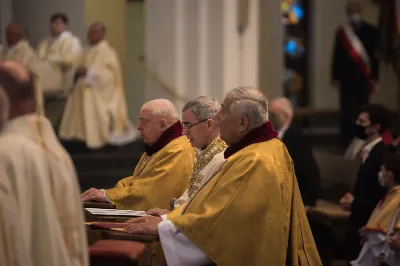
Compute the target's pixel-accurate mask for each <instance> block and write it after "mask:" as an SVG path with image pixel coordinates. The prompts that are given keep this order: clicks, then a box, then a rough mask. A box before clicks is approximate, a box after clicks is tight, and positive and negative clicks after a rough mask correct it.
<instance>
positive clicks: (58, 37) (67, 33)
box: [52, 30, 72, 41]
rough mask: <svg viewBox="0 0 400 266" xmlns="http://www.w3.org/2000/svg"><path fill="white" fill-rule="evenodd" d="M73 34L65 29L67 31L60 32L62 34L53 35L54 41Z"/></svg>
mask: <svg viewBox="0 0 400 266" xmlns="http://www.w3.org/2000/svg"><path fill="white" fill-rule="evenodd" d="M71 35H72V34H71V32H69V31H67V30H65V31H63V32H62V33H60V35H58V36H56V37H53V38H52V39H53V40H54V41H58V40H62V39H64V38H66V37H69V36H71Z"/></svg>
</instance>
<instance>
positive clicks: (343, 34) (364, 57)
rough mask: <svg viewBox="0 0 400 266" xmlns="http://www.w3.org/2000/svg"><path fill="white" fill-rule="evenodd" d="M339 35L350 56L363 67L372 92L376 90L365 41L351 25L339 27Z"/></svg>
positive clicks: (362, 69)
mask: <svg viewBox="0 0 400 266" xmlns="http://www.w3.org/2000/svg"><path fill="white" fill-rule="evenodd" d="M338 36H339V39H340V41H341V43H342V44H343V47H344V48H345V49H346V50H347V52H348V53H349V55H350V57H351V58H352V59H353V61H354V62H355V63H356V65H357V66H358V67H359V68H360V69H361V71H362V73H363V74H364V76H365V78H367V79H368V80H369V81H370V82H369V83H370V84H369V85H370V90H371V92H373V91H375V87H374V83H373V82H372V76H371V74H372V69H371V60H370V58H369V56H368V53H367V51H366V50H365V47H364V45H363V43H362V42H361V41H360V39H359V38H358V36H357V35H356V33H355V32H354V30H353V28H352V27H351V26H350V25H345V26H342V27H340V28H339V30H338Z"/></svg>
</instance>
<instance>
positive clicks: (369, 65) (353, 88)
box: [331, 0, 379, 147]
mask: <svg viewBox="0 0 400 266" xmlns="http://www.w3.org/2000/svg"><path fill="white" fill-rule="evenodd" d="M346 12H347V16H348V24H346V25H343V26H340V27H339V28H338V29H337V31H336V36H335V45H334V51H333V57H332V68H331V71H332V73H331V79H332V84H333V85H334V86H335V87H338V88H339V94H340V107H341V114H340V117H341V125H340V129H341V135H342V140H343V145H344V146H345V147H347V146H348V145H349V144H350V142H351V140H352V138H353V136H354V127H353V123H354V120H355V119H356V118H357V114H358V110H359V109H360V108H361V106H363V105H365V104H367V103H369V101H370V95H371V93H372V92H373V91H374V90H376V89H377V81H378V79H379V61H378V59H377V58H376V56H375V55H374V53H375V49H376V40H377V37H378V35H377V34H378V33H377V29H376V28H375V27H374V26H372V25H371V24H369V23H367V22H365V21H364V20H363V19H362V16H361V13H362V10H361V5H360V3H359V2H358V1H354V0H353V1H349V2H348V3H347V5H346Z"/></svg>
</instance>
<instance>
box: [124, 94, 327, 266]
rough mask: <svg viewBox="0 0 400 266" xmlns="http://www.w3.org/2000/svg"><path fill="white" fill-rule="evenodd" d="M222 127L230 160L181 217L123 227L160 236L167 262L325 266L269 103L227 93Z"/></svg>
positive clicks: (260, 98)
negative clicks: (271, 116) (270, 118)
mask: <svg viewBox="0 0 400 266" xmlns="http://www.w3.org/2000/svg"><path fill="white" fill-rule="evenodd" d="M220 126H221V128H220V131H221V139H223V140H225V142H226V143H227V144H228V145H229V147H228V148H227V149H226V151H225V153H224V156H225V158H226V159H227V160H226V162H225V163H224V165H223V167H222V169H221V170H220V171H219V172H218V173H217V175H216V176H215V177H213V178H211V179H210V180H209V181H208V182H207V183H206V184H205V185H204V186H203V187H202V188H200V190H199V191H198V193H197V194H196V195H195V196H194V197H193V198H192V199H191V200H189V202H188V203H187V205H186V206H185V208H184V209H183V211H182V214H181V215H176V216H174V217H170V218H169V219H168V220H165V221H162V222H161V223H160V222H159V219H157V218H148V221H145V222H141V221H140V219H138V220H139V221H140V222H138V223H134V222H132V223H131V224H130V225H129V226H128V227H127V228H126V229H125V230H126V231H127V232H131V233H135V234H153V235H154V234H158V235H159V236H160V239H161V244H162V247H163V251H164V254H165V258H166V260H167V263H168V265H177V266H178V265H207V264H211V263H215V264H216V265H219V266H228V265H253V266H254V265H255V266H257V265H259V266H264V265H282V266H283V265H293V266H294V265H312V266H314V265H317V266H319V265H322V263H321V261H320V258H319V254H318V251H317V249H316V247H315V243H314V239H313V236H312V234H311V230H310V227H309V224H308V221H307V216H306V213H305V210H304V205H303V202H302V200H301V196H300V192H299V188H298V185H297V181H296V176H295V174H294V170H293V163H292V160H291V158H290V156H289V154H288V152H287V150H286V147H285V145H284V144H283V143H282V142H281V141H280V140H279V139H277V138H276V136H277V135H278V133H277V132H276V131H274V129H273V127H272V124H271V123H270V122H268V107H267V100H266V98H265V97H264V96H263V95H262V93H261V92H260V91H258V90H257V89H255V88H252V87H244V88H237V89H233V90H231V91H229V92H228V93H227V95H226V96H225V99H224V101H223V106H222V111H221V124H220Z"/></svg>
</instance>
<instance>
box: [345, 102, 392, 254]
mask: <svg viewBox="0 0 400 266" xmlns="http://www.w3.org/2000/svg"><path fill="white" fill-rule="evenodd" d="M389 117H390V112H389V111H388V110H387V109H386V108H385V107H384V106H382V105H379V104H369V105H367V106H365V107H363V108H362V109H361V110H360V114H359V116H358V118H357V120H356V125H355V135H356V137H358V138H360V139H362V140H364V141H365V144H364V147H363V148H362V151H361V157H362V158H361V159H362V163H361V165H360V168H359V171H358V174H357V180H356V184H355V187H354V192H353V194H352V193H346V195H344V196H343V197H342V199H341V200H340V203H341V205H342V207H343V208H345V209H349V210H351V216H350V220H349V231H348V234H347V241H346V243H347V251H348V254H347V255H348V257H347V259H348V261H352V260H354V259H356V258H357V256H358V254H359V253H360V250H361V245H360V241H361V238H360V235H359V230H360V229H361V228H362V227H363V226H364V225H366V224H367V221H368V218H369V217H370V215H371V213H372V211H373V210H374V208H375V206H376V204H377V203H378V202H379V200H380V199H381V198H382V197H383V196H384V195H385V193H386V189H385V188H384V187H382V186H381V185H380V184H379V181H378V173H379V170H380V166H381V159H382V158H383V157H384V156H385V155H386V154H388V153H389V150H388V148H387V147H386V146H385V144H384V143H383V142H382V137H381V136H380V134H381V133H382V132H383V131H385V130H386V129H388V128H389V126H390V121H389V120H388V119H389Z"/></svg>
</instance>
